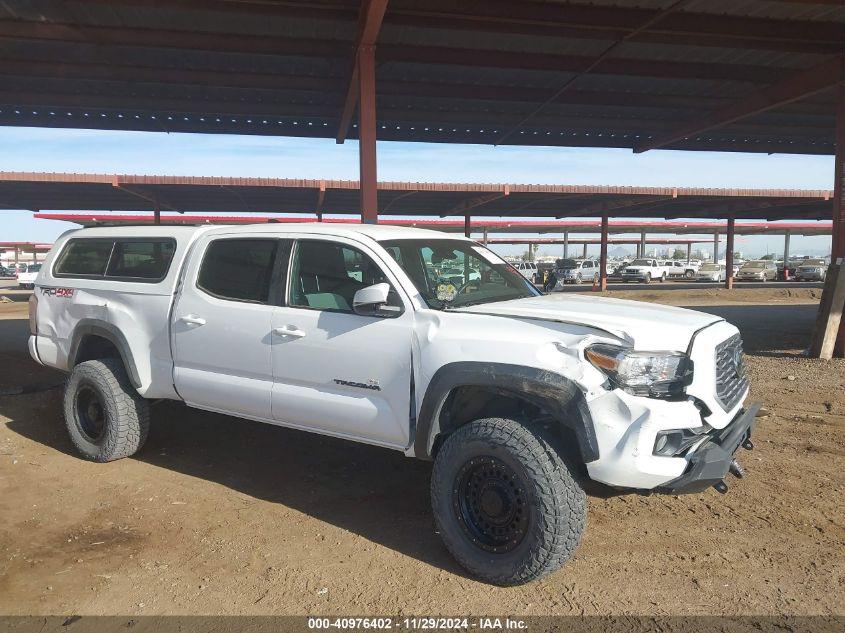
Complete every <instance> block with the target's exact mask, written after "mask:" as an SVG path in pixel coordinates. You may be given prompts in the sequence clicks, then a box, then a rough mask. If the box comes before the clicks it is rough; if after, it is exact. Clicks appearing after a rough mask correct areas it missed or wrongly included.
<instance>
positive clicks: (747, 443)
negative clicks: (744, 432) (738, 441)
mask: <svg viewBox="0 0 845 633" xmlns="http://www.w3.org/2000/svg"><path fill="white" fill-rule="evenodd" d="M742 448H744V449H745V450H747V451H753V450H754V442H752V441H751V438H746V439H745V440H744V441H743V442H742Z"/></svg>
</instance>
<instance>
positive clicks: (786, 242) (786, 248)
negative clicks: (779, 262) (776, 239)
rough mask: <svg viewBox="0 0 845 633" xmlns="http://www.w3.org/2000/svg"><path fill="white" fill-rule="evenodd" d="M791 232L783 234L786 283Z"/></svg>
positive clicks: (784, 277) (784, 276)
mask: <svg viewBox="0 0 845 633" xmlns="http://www.w3.org/2000/svg"><path fill="white" fill-rule="evenodd" d="M789 237H790V233H789V231H786V232H784V234H783V279H784V281H786V267H787V266H788V265H789Z"/></svg>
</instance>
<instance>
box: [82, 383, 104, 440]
mask: <svg viewBox="0 0 845 633" xmlns="http://www.w3.org/2000/svg"><path fill="white" fill-rule="evenodd" d="M76 419H77V420H79V428H80V430H81V431H82V433H83V434H84V435H85V437H86V438H87V439H88V440H90V441H91V442H97V441H99V440H100V438H102V437H103V433H104V432H105V429H106V411H105V409H104V408H103V403H102V401H101V400H100V395H99V394H98V393H97V392H96V391H95V390H94V389H92V388H91V387H88V386H82V387H80V388H79V390H78V391H77V392H76Z"/></svg>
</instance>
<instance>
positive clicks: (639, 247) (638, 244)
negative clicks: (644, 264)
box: [637, 242, 643, 259]
mask: <svg viewBox="0 0 845 633" xmlns="http://www.w3.org/2000/svg"><path fill="white" fill-rule="evenodd" d="M642 256H643V252H642V244H640V243H639V242H637V259H639V258H640V257H642Z"/></svg>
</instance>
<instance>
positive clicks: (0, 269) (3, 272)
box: [0, 264, 15, 279]
mask: <svg viewBox="0 0 845 633" xmlns="http://www.w3.org/2000/svg"><path fill="white" fill-rule="evenodd" d="M14 276H15V272H14V271H13V270H12V269H11V268H6V267H5V266H3V265H2V264H0V277H5V278H7V279H8V278H10V277H14Z"/></svg>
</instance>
